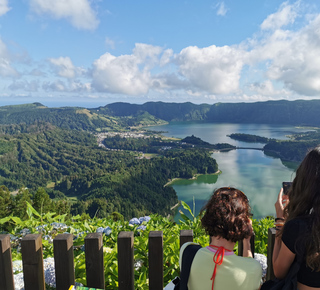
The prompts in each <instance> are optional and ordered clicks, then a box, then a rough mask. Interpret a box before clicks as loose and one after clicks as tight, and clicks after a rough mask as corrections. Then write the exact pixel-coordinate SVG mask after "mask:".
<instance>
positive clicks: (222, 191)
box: [201, 187, 252, 242]
mask: <svg viewBox="0 0 320 290" xmlns="http://www.w3.org/2000/svg"><path fill="white" fill-rule="evenodd" d="M201 212H202V213H203V217H202V219H201V223H202V226H203V227H204V229H205V230H206V232H207V234H209V235H210V237H212V236H215V237H222V238H224V239H226V240H229V241H232V242H236V241H239V240H243V239H245V238H248V237H250V236H252V226H251V224H250V220H249V219H250V206H249V201H248V199H247V197H246V196H245V194H244V193H243V192H242V191H240V190H238V189H235V188H232V187H222V188H219V189H217V190H215V191H214V193H213V195H212V196H211V198H210V199H209V201H208V202H207V204H206V205H205V206H204V207H203V209H202V210H201Z"/></svg>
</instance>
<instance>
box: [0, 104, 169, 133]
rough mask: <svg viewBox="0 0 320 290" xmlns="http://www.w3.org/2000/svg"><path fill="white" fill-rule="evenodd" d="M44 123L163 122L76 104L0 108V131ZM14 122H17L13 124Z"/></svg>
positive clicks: (117, 126) (115, 125)
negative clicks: (59, 106)
mask: <svg viewBox="0 0 320 290" xmlns="http://www.w3.org/2000/svg"><path fill="white" fill-rule="evenodd" d="M36 122H46V123H50V124H52V125H55V126H57V127H60V128H64V129H73V130H84V131H122V130H124V129H128V128H129V127H131V126H148V125H159V124H163V123H164V121H163V120H160V119H158V118H156V117H154V116H151V115H150V114H149V113H147V112H137V114H134V115H129V116H125V117H122V118H119V117H114V116H110V115H106V114H101V113H99V109H93V110H89V109H85V108H78V107H62V108H48V107H45V106H44V105H42V104H40V103H33V104H25V105H14V106H4V107H0V125H6V126H5V127H3V128H1V129H0V130H1V131H0V133H2V132H3V133H10V134H12V133H19V132H26V130H27V127H28V126H29V125H33V124H34V123H36ZM15 125H20V127H17V126H15Z"/></svg>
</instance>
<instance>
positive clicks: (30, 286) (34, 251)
mask: <svg viewBox="0 0 320 290" xmlns="http://www.w3.org/2000/svg"><path fill="white" fill-rule="evenodd" d="M21 254H22V265H23V280H24V289H25V290H45V281H44V272H43V255H42V239H41V235H40V234H31V235H26V236H25V237H24V238H23V239H22V240H21Z"/></svg>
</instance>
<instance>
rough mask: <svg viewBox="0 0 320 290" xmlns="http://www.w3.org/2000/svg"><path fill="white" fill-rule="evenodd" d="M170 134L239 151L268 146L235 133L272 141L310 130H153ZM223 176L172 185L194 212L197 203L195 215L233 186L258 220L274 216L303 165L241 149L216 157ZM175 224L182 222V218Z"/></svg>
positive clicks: (195, 126)
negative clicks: (221, 189) (281, 193)
mask: <svg viewBox="0 0 320 290" xmlns="http://www.w3.org/2000/svg"><path fill="white" fill-rule="evenodd" d="M149 129H151V130H159V131H166V133H163V135H165V136H168V137H179V138H184V137H186V136H191V135H195V136H197V137H200V138H201V139H202V140H204V141H207V142H210V143H212V144H215V143H229V144H232V145H235V146H238V147H250V148H252V147H254V148H262V147H263V146H264V144H260V143H245V142H239V141H235V140H232V139H230V138H229V137H227V135H229V134H231V133H247V134H253V135H259V136H263V137H268V138H276V139H287V137H286V136H287V135H290V134H293V133H298V132H305V131H307V130H306V129H301V128H295V127H292V126H281V125H264V124H263V125H261V124H217V123H198V122H195V123H186V122H180V123H171V124H168V125H164V126H156V127H151V128H149ZM212 157H213V158H215V159H216V161H217V163H218V165H219V169H220V170H221V171H222V173H221V174H220V175H201V176H199V177H198V178H197V179H196V180H177V181H175V182H174V183H172V185H171V186H172V187H173V188H174V189H175V191H176V192H177V195H178V199H179V200H183V201H185V202H186V203H187V204H189V206H190V207H191V209H192V208H193V198H194V199H195V211H196V214H197V213H199V211H200V209H201V208H202V206H203V205H204V203H205V201H206V200H207V199H208V198H209V196H210V195H211V194H212V192H213V191H214V190H215V189H216V188H219V187H223V186H232V187H236V188H238V189H240V190H242V191H243V192H244V193H245V194H246V195H247V197H248V198H249V200H250V205H251V208H252V212H253V214H254V217H255V218H260V217H264V216H267V215H274V203H275V201H276V198H277V195H278V193H279V190H280V188H281V186H282V182H283V181H292V180H293V178H294V176H295V169H296V168H297V166H298V165H299V164H297V163H285V164H283V163H282V162H281V160H280V159H279V158H274V157H272V156H267V155H265V154H264V153H263V151H261V150H254V149H237V150H232V151H229V152H223V153H222V152H220V153H213V154H212ZM175 220H177V221H178V220H179V214H177V215H176V217H175Z"/></svg>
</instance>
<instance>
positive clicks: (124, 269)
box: [118, 232, 134, 290]
mask: <svg viewBox="0 0 320 290" xmlns="http://www.w3.org/2000/svg"><path fill="white" fill-rule="evenodd" d="M118 280H119V290H133V289H134V270H133V232H120V233H119V236H118Z"/></svg>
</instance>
